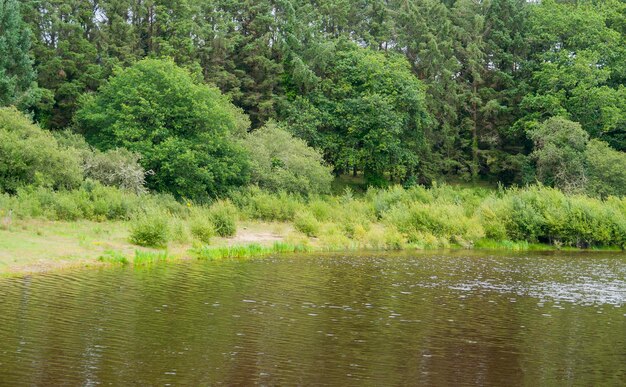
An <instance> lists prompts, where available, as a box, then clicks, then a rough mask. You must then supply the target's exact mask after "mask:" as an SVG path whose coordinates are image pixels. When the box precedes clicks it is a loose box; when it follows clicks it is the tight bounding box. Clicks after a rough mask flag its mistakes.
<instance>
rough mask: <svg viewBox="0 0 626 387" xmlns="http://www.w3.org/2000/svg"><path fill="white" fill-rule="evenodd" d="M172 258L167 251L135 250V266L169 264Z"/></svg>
mask: <svg viewBox="0 0 626 387" xmlns="http://www.w3.org/2000/svg"><path fill="white" fill-rule="evenodd" d="M170 258H171V256H170V254H169V253H168V252H167V251H141V250H135V258H134V259H133V266H150V265H154V264H156V263H161V262H167V261H168V260H170Z"/></svg>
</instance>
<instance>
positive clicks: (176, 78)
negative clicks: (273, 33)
mask: <svg viewBox="0 0 626 387" xmlns="http://www.w3.org/2000/svg"><path fill="white" fill-rule="evenodd" d="M81 102H82V103H81V105H82V107H81V109H80V110H79V111H78V112H77V113H76V122H77V125H78V127H79V128H80V129H81V130H82V131H83V132H84V133H85V137H86V138H87V140H88V142H89V143H90V144H93V145H94V146H95V147H97V148H98V149H100V150H103V151H105V150H110V149H115V148H126V149H128V150H129V151H131V152H135V153H138V154H140V155H142V158H141V161H140V162H141V165H142V166H143V168H144V169H145V170H152V171H155V173H154V174H151V175H148V176H147V177H146V183H147V186H148V188H150V189H152V190H154V191H157V192H169V193H171V194H173V195H175V196H176V197H178V198H182V197H185V198H192V199H194V200H195V199H206V198H208V197H213V196H216V195H218V194H224V193H226V192H227V191H228V189H229V188H232V187H239V186H242V185H244V184H246V183H247V182H248V180H249V166H248V161H247V157H246V154H245V151H244V149H242V147H241V146H239V145H238V144H236V143H235V142H234V141H233V140H232V135H233V133H235V132H241V131H245V130H246V129H247V127H248V126H249V120H248V119H247V117H246V116H245V115H244V114H243V112H242V111H241V110H240V109H238V108H236V107H235V106H234V105H233V104H232V103H231V102H230V100H229V99H228V97H226V96H224V95H222V93H221V92H220V90H219V89H218V88H216V87H214V86H209V85H206V84H204V83H201V82H198V81H197V79H195V78H194V77H192V76H191V74H190V73H189V72H188V71H187V70H186V69H183V68H181V67H178V66H177V65H176V64H175V63H174V61H173V60H159V59H144V60H141V61H139V62H136V63H135V64H134V65H132V66H130V67H126V68H123V69H119V70H118V71H116V73H115V74H114V75H113V76H112V77H111V78H109V81H108V82H107V83H105V84H104V85H103V86H102V87H100V89H99V90H98V93H97V94H95V95H86V96H85V97H84V98H83V100H82V101H81Z"/></svg>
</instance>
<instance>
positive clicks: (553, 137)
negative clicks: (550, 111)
mask: <svg viewBox="0 0 626 387" xmlns="http://www.w3.org/2000/svg"><path fill="white" fill-rule="evenodd" d="M529 136H530V138H531V139H532V140H533V141H534V144H535V149H534V151H533V152H532V154H531V156H532V158H533V159H534V160H535V161H536V163H537V179H538V180H539V181H540V182H542V183H544V184H547V185H550V186H554V187H556V188H559V189H562V190H563V191H565V192H570V193H571V192H582V191H584V189H585V188H586V184H587V176H586V173H585V172H586V171H585V149H586V147H587V142H588V141H589V135H588V134H587V132H585V131H584V130H583V128H582V127H581V126H580V124H579V123H577V122H572V121H570V120H568V119H566V118H563V117H552V118H550V119H548V120H546V121H545V122H543V123H542V124H541V125H539V127H538V128H537V129H535V130H533V131H532V132H530V133H529Z"/></svg>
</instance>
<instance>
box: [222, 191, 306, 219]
mask: <svg viewBox="0 0 626 387" xmlns="http://www.w3.org/2000/svg"><path fill="white" fill-rule="evenodd" d="M233 200H234V201H235V203H236V204H237V205H238V206H239V208H241V209H242V210H243V211H244V213H245V214H246V216H247V217H249V218H250V219H260V220H265V221H276V220H278V221H290V220H293V219H294V217H295V215H296V212H297V211H298V210H299V209H300V208H302V207H303V202H302V199H301V198H299V197H298V196H296V195H291V194H288V193H286V192H279V193H277V194H270V193H268V192H265V191H261V190H260V189H259V188H258V187H252V188H250V189H248V190H246V191H244V192H242V193H239V194H235V195H233Z"/></svg>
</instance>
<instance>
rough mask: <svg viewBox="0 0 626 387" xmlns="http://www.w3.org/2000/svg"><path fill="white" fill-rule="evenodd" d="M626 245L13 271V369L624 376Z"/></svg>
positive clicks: (406, 379) (582, 379) (98, 377)
mask: <svg viewBox="0 0 626 387" xmlns="http://www.w3.org/2000/svg"><path fill="white" fill-rule="evenodd" d="M625 304H626V256H625V255H621V254H601V253H561V254H556V253H542V254H531V253H524V254H502V253H498V254H495V253H493V254H492V253H484V252H483V253H479V252H445V253H432V252H431V253H402V254H380V253H376V254H374V253H371V254H354V255H345V254H343V255H335V254H326V255H315V256H297V255H294V256H283V257H274V258H263V259H253V260H247V261H223V262H195V261H194V262H191V261H190V262H183V263H176V264H164V265H158V266H154V267H150V268H142V269H136V268H108V269H101V270H92V271H72V272H64V273H60V274H47V275H37V276H31V277H26V278H20V279H5V280H0V384H1V385H11V386H14V385H46V386H47V385H98V384H104V385H108V384H112V385H129V384H136V385H216V384H225V385H233V384H236V385H249V384H262V385H276V384H279V385H294V384H301V385H302V384H305V385H310V384H321V385H337V386H340V385H511V384H512V385H519V384H524V385H539V384H543V385H546V384H548V385H555V384H556V385H571V384H576V385H620V384H624V383H626V307H625V306H626V305H625Z"/></svg>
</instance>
